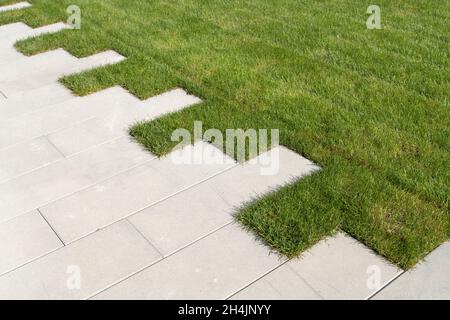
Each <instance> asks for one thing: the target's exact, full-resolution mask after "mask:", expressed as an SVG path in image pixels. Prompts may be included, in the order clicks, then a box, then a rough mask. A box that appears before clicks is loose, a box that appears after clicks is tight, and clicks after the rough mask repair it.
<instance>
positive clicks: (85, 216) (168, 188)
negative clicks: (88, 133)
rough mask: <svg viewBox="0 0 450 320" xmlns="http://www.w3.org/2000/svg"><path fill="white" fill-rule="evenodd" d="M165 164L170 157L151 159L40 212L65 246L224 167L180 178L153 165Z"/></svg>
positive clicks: (193, 171) (211, 167)
mask: <svg viewBox="0 0 450 320" xmlns="http://www.w3.org/2000/svg"><path fill="white" fill-rule="evenodd" d="M201 144H203V143H198V144H196V145H195V147H199V146H201ZM189 147H192V146H189ZM195 147H194V148H195ZM207 147H208V146H207ZM216 150H217V149H216ZM166 161H167V162H169V163H170V157H165V158H162V159H154V160H152V161H149V162H148V163H147V164H145V165H144V166H142V167H139V168H135V169H133V170H130V171H128V172H124V173H122V174H120V175H117V176H115V177H113V178H112V179H110V180H108V181H105V182H103V183H100V184H98V185H95V186H92V187H90V188H88V189H86V190H83V191H81V192H78V193H76V194H73V195H71V196H70V197H67V198H64V199H61V200H59V201H56V202H54V203H51V204H49V205H47V206H44V207H42V208H41V211H42V213H43V214H44V216H45V217H46V219H47V220H48V221H49V222H50V224H51V225H52V226H53V228H54V229H55V230H57V232H58V234H59V235H60V237H61V239H63V241H64V242H65V243H69V242H71V241H74V240H76V239H78V238H80V237H82V236H84V235H86V234H89V233H91V232H93V231H95V230H97V229H98V228H101V227H104V226H106V225H108V224H111V223H113V222H115V221H118V220H120V219H123V218H126V217H127V216H129V215H132V214H134V213H136V212H138V211H140V210H142V209H145V208H147V207H149V206H150V205H152V204H156V203H157V202H159V201H161V200H163V199H165V198H167V197H169V196H171V195H173V194H175V193H177V192H180V191H181V190H183V189H185V188H187V187H189V186H191V185H192V184H195V183H198V182H200V181H202V180H203V179H205V178H207V177H208V176H210V175H212V174H214V172H216V173H218V172H221V171H223V170H224V169H226V168H227V166H224V165H209V166H208V165H205V166H203V167H202V168H201V169H200V168H197V169H189V167H184V169H185V172H186V174H185V175H184V176H183V177H182V179H180V178H179V177H178V176H177V174H178V171H177V170H176V169H174V167H175V166H173V165H172V166H170V165H166V168H167V170H166V171H164V170H161V169H160V167H159V166H158V165H155V163H160V162H166Z"/></svg>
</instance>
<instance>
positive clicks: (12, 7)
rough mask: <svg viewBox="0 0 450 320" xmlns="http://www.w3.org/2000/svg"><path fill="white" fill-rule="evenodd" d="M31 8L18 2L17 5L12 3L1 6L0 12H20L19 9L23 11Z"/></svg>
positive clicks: (25, 3) (28, 4) (26, 3)
mask: <svg viewBox="0 0 450 320" xmlns="http://www.w3.org/2000/svg"><path fill="white" fill-rule="evenodd" d="M28 7H31V4H30V3H28V2H26V1H23V2H18V3H14V4H10V5H7V6H1V7H0V12H6V11H12V10H20V9H25V8H28Z"/></svg>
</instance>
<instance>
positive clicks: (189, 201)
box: [129, 147, 316, 256]
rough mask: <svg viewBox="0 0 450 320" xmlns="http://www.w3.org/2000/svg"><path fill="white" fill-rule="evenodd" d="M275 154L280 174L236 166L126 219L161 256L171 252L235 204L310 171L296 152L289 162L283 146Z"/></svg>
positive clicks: (216, 223)
mask: <svg viewBox="0 0 450 320" xmlns="http://www.w3.org/2000/svg"><path fill="white" fill-rule="evenodd" d="M279 155H280V159H281V162H282V163H285V165H286V166H283V170H282V171H284V173H283V172H280V174H279V175H275V176H273V177H267V176H261V174H260V172H261V171H260V169H261V165H258V164H250V163H246V164H245V165H236V166H234V167H232V168H231V169H230V170H227V171H224V172H222V173H220V174H219V175H217V176H215V177H212V178H211V179H208V180H207V181H205V182H202V183H201V184H199V185H197V186H195V187H193V188H191V189H189V190H187V191H185V192H182V193H180V194H177V195H175V196H173V197H171V198H169V199H167V200H165V201H163V202H161V203H159V204H157V205H155V206H151V207H149V208H147V209H145V210H143V211H141V212H139V213H137V214H135V215H133V216H131V217H130V218H129V220H130V221H131V222H132V223H133V224H134V225H135V226H136V228H137V229H139V231H140V232H141V233H142V234H143V235H144V236H145V237H146V238H147V239H149V241H150V242H151V243H153V244H154V245H155V246H156V247H157V248H158V250H159V251H160V252H162V253H163V255H164V256H167V255H169V254H172V253H173V252H174V251H176V250H179V249H181V248H183V247H184V246H186V245H188V244H189V243H191V242H194V241H196V240H198V239H199V238H201V237H204V236H206V235H208V234H209V233H211V232H213V231H215V230H217V229H218V228H220V227H222V226H224V225H225V224H227V223H230V222H231V221H232V220H233V216H232V215H233V213H234V212H235V210H236V206H239V205H242V204H243V203H244V202H245V201H250V200H251V199H252V197H254V196H255V195H262V194H264V193H266V192H270V191H273V190H274V189H276V188H277V187H279V186H281V185H285V184H288V183H289V182H291V180H292V178H300V177H303V176H305V175H307V174H310V173H312V172H313V170H312V168H314V169H315V168H316V167H315V166H314V165H313V164H312V163H311V162H309V161H305V159H304V158H303V157H301V156H299V155H295V159H294V158H292V159H290V161H289V162H288V161H286V160H287V159H289V158H290V157H291V156H293V154H292V152H291V151H290V150H288V149H286V148H283V147H280V151H279ZM261 157H264V155H262V156H261ZM288 165H289V166H288ZM162 170H168V171H170V168H164V169H160V171H162ZM286 172H290V173H291V175H288V174H285V173H286ZM180 174H181V173H180ZM243 181H246V182H245V183H243ZM238 184H239V186H237V185H238ZM232 190H233V191H232ZM227 193H233V197H229V199H231V201H230V202H228V201H227V200H226V199H227V197H225V196H224V195H225V194H227ZM167 226H170V228H167Z"/></svg>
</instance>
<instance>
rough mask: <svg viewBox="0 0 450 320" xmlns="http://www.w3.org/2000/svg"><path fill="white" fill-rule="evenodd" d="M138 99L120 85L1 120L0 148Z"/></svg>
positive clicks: (95, 115) (52, 131) (63, 127)
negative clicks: (119, 86) (120, 87)
mask: <svg viewBox="0 0 450 320" xmlns="http://www.w3.org/2000/svg"><path fill="white" fill-rule="evenodd" d="M135 99H136V98H134V97H133V96H131V95H130V94H128V93H127V92H125V91H124V90H123V89H119V88H117V87H114V88H109V89H107V90H103V91H101V92H97V93H95V94H92V95H89V96H86V97H75V98H72V99H69V100H66V101H64V102H62V103H58V104H55V105H52V106H51V107H48V108H44V109H40V110H37V111H36V112H32V113H27V114H23V115H20V116H17V117H14V118H9V119H1V120H0V149H1V148H5V147H8V146H11V145H14V144H17V143H21V142H25V141H27V140H31V139H34V138H37V137H40V136H43V135H48V134H51V133H54V132H57V131H59V130H63V129H65V128H69V127H71V126H73V125H76V124H77V123H79V122H83V121H86V120H88V119H92V118H95V117H98V116H99V115H103V114H105V113H107V112H108V108H116V106H117V105H123V106H126V105H129V104H130V103H133V101H134V100H135Z"/></svg>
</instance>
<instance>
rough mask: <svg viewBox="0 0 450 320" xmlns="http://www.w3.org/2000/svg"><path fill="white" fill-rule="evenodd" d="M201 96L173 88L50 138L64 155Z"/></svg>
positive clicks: (115, 134) (105, 139)
mask: <svg viewBox="0 0 450 320" xmlns="http://www.w3.org/2000/svg"><path fill="white" fill-rule="evenodd" d="M199 102H200V100H199V99H198V98H196V97H194V96H190V95H188V94H186V92H184V91H183V90H181V89H176V90H172V91H169V92H166V93H164V94H162V95H159V96H156V97H153V98H150V99H148V100H146V101H140V100H138V99H136V101H135V103H128V104H116V105H113V106H111V107H110V108H109V110H108V112H105V113H104V114H103V115H99V116H98V117H97V118H93V119H89V120H87V121H84V122H81V123H79V124H76V125H74V126H72V127H70V128H68V129H66V130H62V131H59V132H56V133H54V134H50V135H49V139H50V141H52V143H53V144H54V145H55V146H57V147H58V149H59V150H61V151H62V152H63V153H64V154H65V155H71V154H74V153H77V152H80V151H82V150H85V149H87V148H89V147H92V146H95V145H97V144H100V143H104V142H105V141H108V140H111V139H114V138H118V137H120V136H124V135H128V130H129V127H130V126H131V125H133V124H134V123H135V122H138V121H144V120H152V119H155V118H157V117H160V116H162V115H164V114H166V113H169V112H175V111H179V110H181V109H183V108H186V107H189V106H191V105H193V104H195V103H199Z"/></svg>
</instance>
